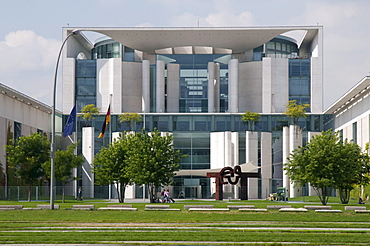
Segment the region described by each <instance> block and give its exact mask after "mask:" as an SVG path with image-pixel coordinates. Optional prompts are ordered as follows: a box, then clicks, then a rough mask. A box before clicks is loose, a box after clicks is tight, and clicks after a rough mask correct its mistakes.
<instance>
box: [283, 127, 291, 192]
mask: <svg viewBox="0 0 370 246" xmlns="http://www.w3.org/2000/svg"><path fill="white" fill-rule="evenodd" d="M289 154H290V151H289V127H288V126H284V127H283V166H284V164H285V163H287V159H288V157H289ZM283 187H284V188H285V189H286V197H288V198H289V197H290V196H289V194H290V179H289V176H288V175H287V174H286V171H284V170H283Z"/></svg>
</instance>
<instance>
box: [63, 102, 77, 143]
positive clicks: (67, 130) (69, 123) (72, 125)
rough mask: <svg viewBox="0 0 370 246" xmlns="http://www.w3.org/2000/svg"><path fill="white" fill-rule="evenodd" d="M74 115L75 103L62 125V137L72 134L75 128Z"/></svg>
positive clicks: (75, 114)
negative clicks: (64, 123)
mask: <svg viewBox="0 0 370 246" xmlns="http://www.w3.org/2000/svg"><path fill="white" fill-rule="evenodd" d="M76 116H77V113H76V105H75V106H74V107H73V109H72V111H71V114H70V115H69V117H68V120H67V122H66V125H65V126H64V130H63V137H67V136H70V135H72V133H73V130H74V128H75V121H76Z"/></svg>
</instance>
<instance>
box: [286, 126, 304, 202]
mask: <svg viewBox="0 0 370 246" xmlns="http://www.w3.org/2000/svg"><path fill="white" fill-rule="evenodd" d="M298 146H302V129H301V127H300V126H298V125H290V126H289V151H290V153H292V152H293V150H295V149H296V148H297V147H298ZM297 196H302V187H300V186H295V183H294V182H292V181H291V182H290V198H293V197H297Z"/></svg>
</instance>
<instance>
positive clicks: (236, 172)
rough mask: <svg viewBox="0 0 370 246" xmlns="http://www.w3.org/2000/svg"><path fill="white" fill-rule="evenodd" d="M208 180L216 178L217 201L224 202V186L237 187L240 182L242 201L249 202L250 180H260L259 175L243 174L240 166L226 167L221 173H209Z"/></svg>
mask: <svg viewBox="0 0 370 246" xmlns="http://www.w3.org/2000/svg"><path fill="white" fill-rule="evenodd" d="M207 177H208V178H216V200H223V185H224V184H231V185H236V184H237V183H238V182H239V181H240V199H241V200H248V178H259V177H260V174H259V173H243V172H242V169H241V167H240V166H235V167H234V169H233V168H232V167H224V168H222V169H221V171H220V172H218V173H216V172H210V173H207Z"/></svg>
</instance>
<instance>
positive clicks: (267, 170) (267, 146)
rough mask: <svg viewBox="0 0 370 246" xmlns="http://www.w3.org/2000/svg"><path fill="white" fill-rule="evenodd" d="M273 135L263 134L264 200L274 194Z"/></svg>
mask: <svg viewBox="0 0 370 246" xmlns="http://www.w3.org/2000/svg"><path fill="white" fill-rule="evenodd" d="M271 144H272V140H271V133H270V132H262V133H261V180H262V185H261V186H262V187H261V191H262V192H261V193H262V198H267V197H268V196H269V194H270V193H272V190H271V185H272V153H271V149H272V147H271Z"/></svg>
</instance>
